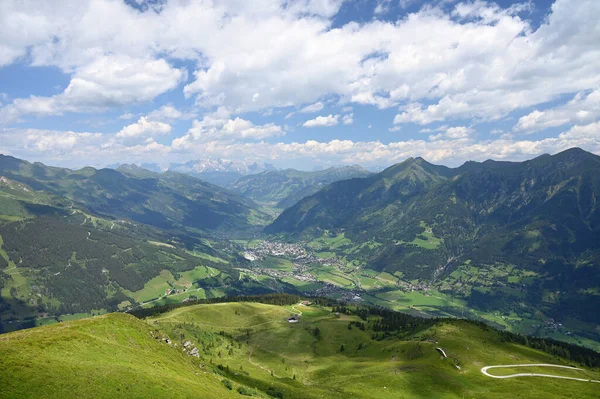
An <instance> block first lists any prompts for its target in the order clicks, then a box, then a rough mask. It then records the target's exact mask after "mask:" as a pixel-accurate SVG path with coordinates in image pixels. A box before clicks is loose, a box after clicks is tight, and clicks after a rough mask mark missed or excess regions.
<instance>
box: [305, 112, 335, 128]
mask: <svg viewBox="0 0 600 399" xmlns="http://www.w3.org/2000/svg"><path fill="white" fill-rule="evenodd" d="M339 118H340V116H339V115H332V114H329V115H327V116H317V117H316V118H315V119H310V120H308V121H306V122H304V124H303V125H302V126H304V127H330V126H335V125H337V124H338V119H339Z"/></svg>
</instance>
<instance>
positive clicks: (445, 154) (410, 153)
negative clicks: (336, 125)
mask: <svg viewBox="0 0 600 399" xmlns="http://www.w3.org/2000/svg"><path fill="white" fill-rule="evenodd" d="M205 119H206V118H205ZM228 121H229V120H228ZM459 128H460V129H459ZM461 128H462V127H457V128H448V129H447V130H446V132H445V133H446V134H459V135H461V134H460V133H457V132H461V131H464V129H461ZM196 133H200V132H197V131H194V132H189V133H188V134H187V135H185V136H183V137H182V138H180V139H176V140H174V141H173V143H172V145H171V146H167V145H162V144H158V143H156V142H154V141H149V142H147V143H143V144H132V143H128V142H120V141H117V140H114V137H113V136H112V135H110V134H99V133H78V132H68V131H67V132H61V131H48V130H35V129H4V130H0V152H2V153H10V154H13V155H15V156H22V157H25V158H27V159H31V160H40V161H44V162H49V163H53V162H58V161H64V162H70V163H75V164H78V165H84V164H95V165H106V164H109V163H113V162H125V161H127V162H133V161H138V162H139V161H153V160H156V159H157V158H158V157H160V158H161V159H165V160H171V161H177V160H179V161H181V160H182V159H197V158H199V157H221V158H231V159H246V160H256V161H265V160H271V161H274V162H277V161H286V162H290V161H292V162H293V161H297V162H299V163H300V164H306V163H307V162H308V163H310V164H311V165H315V164H316V165H323V164H357V163H358V164H362V165H365V166H375V165H382V164H392V163H396V162H401V161H403V160H404V159H406V158H408V157H416V156H422V157H424V158H425V159H427V160H428V161H430V162H436V163H443V164H447V165H454V166H456V165H459V164H462V163H463V162H465V161H467V160H476V161H483V160H486V159H488V158H492V159H498V160H524V159H530V158H532V157H535V156H538V155H541V154H543V153H556V152H559V151H562V150H565V149H568V148H571V147H581V148H583V149H586V150H588V151H592V152H596V153H598V152H600V122H594V123H591V124H588V125H576V126H573V127H572V128H570V129H568V130H565V131H564V132H563V133H561V134H560V135H558V136H557V137H550V138H544V139H540V140H535V141H534V140H514V139H513V138H511V137H509V136H501V137H499V138H497V139H492V140H479V141H477V140H475V138H474V135H473V134H472V132H470V133H469V136H468V137H466V138H461V139H460V140H462V142H461V145H457V144H456V140H453V139H450V137H448V138H445V139H440V140H435V141H427V140H414V139H411V140H404V141H395V142H390V143H382V142H380V141H353V140H331V141H326V142H320V141H315V140H308V141H305V142H291V143H283V142H277V143H269V142H266V141H246V142H241V141H235V140H219V139H214V138H213V137H208V138H207V137H205V136H204V135H203V134H202V133H200V134H202V135H203V136H202V137H200V139H196V138H195V137H192V136H193V135H194V134H196Z"/></svg>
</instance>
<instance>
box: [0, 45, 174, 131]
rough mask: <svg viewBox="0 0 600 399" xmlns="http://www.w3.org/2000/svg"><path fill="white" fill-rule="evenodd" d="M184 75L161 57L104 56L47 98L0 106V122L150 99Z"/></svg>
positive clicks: (37, 97)
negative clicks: (62, 88)
mask: <svg viewBox="0 0 600 399" xmlns="http://www.w3.org/2000/svg"><path fill="white" fill-rule="evenodd" d="M184 75H185V71H184V70H180V69H176V68H173V67H171V66H170V65H169V64H168V63H167V62H166V61H165V60H163V59H160V60H153V59H135V58H130V57H127V56H106V57H102V58H99V59H98V60H96V61H95V62H93V63H91V64H87V65H85V66H83V67H81V68H79V69H77V70H76V72H75V74H74V75H73V77H72V78H71V81H70V83H69V85H68V86H67V88H66V89H65V90H64V91H63V92H62V93H60V94H56V95H54V96H51V97H40V96H30V97H28V98H18V99H15V100H14V101H13V102H12V103H10V104H8V105H6V106H5V107H3V108H0V122H2V121H4V122H7V121H8V122H10V121H13V120H17V119H19V118H20V117H21V116H23V115H27V114H33V115H38V116H46V115H62V114H63V113H65V112H94V111H103V110H107V109H109V108H111V107H117V106H122V105H127V104H131V103H136V102H142V101H148V100H152V99H153V98H154V97H156V96H158V95H159V94H162V93H164V92H166V91H168V90H171V89H173V88H175V87H176V86H177V85H178V84H179V83H180V81H181V79H182V78H183V76H184Z"/></svg>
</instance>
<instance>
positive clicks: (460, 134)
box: [429, 126, 475, 141]
mask: <svg viewBox="0 0 600 399" xmlns="http://www.w3.org/2000/svg"><path fill="white" fill-rule="evenodd" d="M435 131H443V133H439V134H436V135H432V136H429V140H431V141H437V140H443V139H446V140H462V139H468V138H470V137H471V136H472V135H473V133H475V130H474V129H472V128H469V127H466V126H455V127H449V128H448V127H445V126H442V127H441V128H437V129H435Z"/></svg>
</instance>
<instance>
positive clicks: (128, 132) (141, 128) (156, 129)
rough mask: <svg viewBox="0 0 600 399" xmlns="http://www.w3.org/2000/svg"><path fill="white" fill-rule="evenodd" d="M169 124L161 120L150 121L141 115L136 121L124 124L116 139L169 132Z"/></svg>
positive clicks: (151, 135)
mask: <svg viewBox="0 0 600 399" xmlns="http://www.w3.org/2000/svg"><path fill="white" fill-rule="evenodd" d="M170 132H171V125H169V124H167V123H163V122H156V121H150V120H148V118H146V117H144V116H142V117H141V118H140V119H139V120H138V121H137V122H136V123H132V124H131V125H127V126H125V127H124V128H123V129H121V130H120V131H119V132H118V133H117V135H116V137H117V138H118V139H134V138H141V137H156V136H160V135H165V134H169V133H170Z"/></svg>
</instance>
